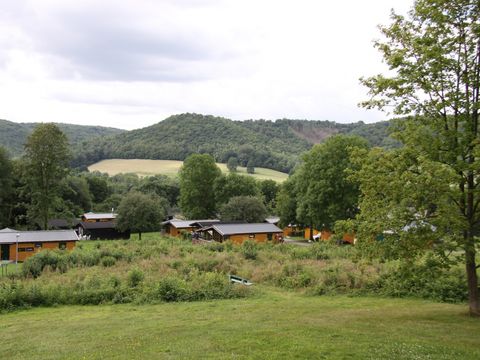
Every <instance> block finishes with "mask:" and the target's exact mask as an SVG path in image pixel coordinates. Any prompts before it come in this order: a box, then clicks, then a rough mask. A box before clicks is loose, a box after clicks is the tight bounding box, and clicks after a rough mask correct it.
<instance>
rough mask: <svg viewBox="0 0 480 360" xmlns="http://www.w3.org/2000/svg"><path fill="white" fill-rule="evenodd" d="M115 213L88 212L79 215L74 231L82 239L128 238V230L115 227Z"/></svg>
mask: <svg viewBox="0 0 480 360" xmlns="http://www.w3.org/2000/svg"><path fill="white" fill-rule="evenodd" d="M116 218H117V214H115V213H113V212H112V213H93V212H88V213H85V214H83V215H82V216H81V221H78V222H77V224H76V225H75V231H76V232H77V234H78V235H79V236H80V238H82V239H88V240H99V239H105V240H115V239H130V231H129V230H127V231H119V230H118V229H117V227H116V222H115V219H116Z"/></svg>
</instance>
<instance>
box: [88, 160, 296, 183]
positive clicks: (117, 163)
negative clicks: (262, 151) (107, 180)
mask: <svg viewBox="0 0 480 360" xmlns="http://www.w3.org/2000/svg"><path fill="white" fill-rule="evenodd" d="M182 165H183V161H178V160H145V159H108V160H102V161H100V162H98V163H95V164H93V165H90V166H89V167H88V170H89V171H100V172H102V173H107V174H108V175H110V176H113V175H116V174H121V173H135V174H137V175H138V176H149V175H157V174H161V175H167V176H176V175H177V174H178V172H179V171H180V168H181V167H182ZM217 166H218V167H219V168H220V170H222V172H223V173H228V169H227V165H226V164H219V163H217ZM237 173H238V174H241V175H246V176H252V177H254V178H255V179H258V180H266V179H271V180H274V181H276V182H282V181H284V180H286V179H287V178H288V174H286V173H282V172H280V171H275V170H271V169H265V168H255V173H254V174H252V175H250V174H248V173H247V169H246V168H244V167H238V168H237Z"/></svg>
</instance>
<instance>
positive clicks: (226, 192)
mask: <svg viewBox="0 0 480 360" xmlns="http://www.w3.org/2000/svg"><path fill="white" fill-rule="evenodd" d="M214 189H215V199H216V201H217V206H221V205H223V204H225V203H227V202H228V201H229V200H230V199H231V198H232V197H234V196H258V195H259V194H260V193H259V190H258V187H257V183H256V181H255V179H254V178H252V177H250V176H246V175H238V174H235V173H230V174H228V175H226V176H225V175H220V176H219V177H217V179H216V180H215V185H214Z"/></svg>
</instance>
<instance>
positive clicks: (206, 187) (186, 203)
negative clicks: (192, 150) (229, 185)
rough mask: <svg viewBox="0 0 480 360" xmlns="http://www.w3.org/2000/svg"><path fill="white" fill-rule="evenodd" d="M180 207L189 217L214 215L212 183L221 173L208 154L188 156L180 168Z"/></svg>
mask: <svg viewBox="0 0 480 360" xmlns="http://www.w3.org/2000/svg"><path fill="white" fill-rule="evenodd" d="M179 175H180V207H181V208H182V212H183V214H184V216H186V217H187V218H190V219H208V218H211V217H214V216H215V213H216V202H215V192H214V184H215V181H216V180H217V178H218V177H219V176H220V175H221V171H220V169H219V168H218V167H217V165H216V164H215V160H214V159H213V158H212V157H211V156H210V155H206V154H204V155H201V154H195V155H191V156H189V157H188V158H187V159H186V160H185V162H184V164H183V167H182V169H181V170H180V174H179Z"/></svg>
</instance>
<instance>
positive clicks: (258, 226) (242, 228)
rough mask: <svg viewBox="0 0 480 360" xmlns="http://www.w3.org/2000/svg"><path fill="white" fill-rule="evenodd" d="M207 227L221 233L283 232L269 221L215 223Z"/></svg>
mask: <svg viewBox="0 0 480 360" xmlns="http://www.w3.org/2000/svg"><path fill="white" fill-rule="evenodd" d="M207 229H214V230H215V231H217V232H218V233H219V234H221V235H235V234H258V233H279V232H282V230H281V229H280V228H278V227H277V226H275V225H273V224H269V223H254V224H247V223H244V224H214V225H212V226H210V227H208V228H205V229H203V230H207Z"/></svg>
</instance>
